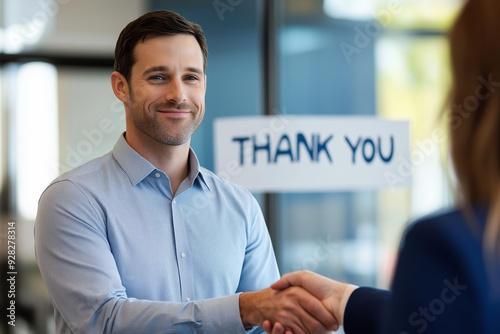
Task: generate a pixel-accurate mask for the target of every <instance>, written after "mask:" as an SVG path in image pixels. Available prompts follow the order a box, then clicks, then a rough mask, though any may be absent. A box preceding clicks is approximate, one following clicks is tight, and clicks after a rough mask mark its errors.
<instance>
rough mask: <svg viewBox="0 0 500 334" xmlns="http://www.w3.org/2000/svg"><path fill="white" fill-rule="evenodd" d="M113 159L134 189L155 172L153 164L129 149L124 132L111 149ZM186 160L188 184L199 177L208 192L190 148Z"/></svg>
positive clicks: (198, 164)
mask: <svg viewBox="0 0 500 334" xmlns="http://www.w3.org/2000/svg"><path fill="white" fill-rule="evenodd" d="M113 157H114V158H115V160H116V161H117V162H118V164H119V165H120V167H121V168H122V169H123V171H124V172H125V174H126V175H127V177H128V178H129V180H130V183H131V184H132V185H133V186H134V187H135V186H136V185H137V184H138V183H139V182H141V181H142V180H144V179H145V178H146V177H147V176H148V175H150V174H151V173H152V172H154V171H156V170H157V169H156V167H155V166H153V164H151V163H150V162H149V161H148V160H146V159H145V158H144V157H143V156H142V155H140V154H139V153H137V152H136V151H135V150H134V149H133V148H132V147H130V145H129V144H128V143H127V141H126V140H125V132H124V133H123V134H122V135H121V136H120V138H118V141H117V142H116V144H115V147H114V148H113ZM188 159H189V175H188V177H187V178H188V180H189V184H190V185H192V184H193V183H194V181H195V180H196V178H198V177H199V179H200V181H201V182H202V183H203V184H204V185H205V186H206V187H207V188H208V189H209V190H210V188H209V187H208V184H207V183H206V182H205V179H204V177H203V174H202V171H201V168H200V163H199V161H198V158H197V157H196V154H195V153H194V151H193V150H192V149H191V148H189V158H188Z"/></svg>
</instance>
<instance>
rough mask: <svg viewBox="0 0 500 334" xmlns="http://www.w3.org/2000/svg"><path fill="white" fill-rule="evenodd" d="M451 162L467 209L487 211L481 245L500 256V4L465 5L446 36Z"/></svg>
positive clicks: (485, 0)
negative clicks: (484, 209)
mask: <svg viewBox="0 0 500 334" xmlns="http://www.w3.org/2000/svg"><path fill="white" fill-rule="evenodd" d="M449 37H450V52H451V66H452V84H451V91H450V108H449V109H448V110H451V112H450V113H449V116H450V119H449V121H450V123H449V124H450V126H449V129H450V144H451V157H452V160H453V164H454V167H455V171H456V176H457V179H458V184H459V193H460V196H461V203H462V204H463V206H464V207H465V208H471V207H473V206H484V207H487V208H488V209H489V211H488V212H489V216H488V219H487V223H486V230H485V234H484V237H485V241H486V242H485V245H486V247H487V248H488V249H489V250H493V251H494V252H495V253H497V255H498V254H499V253H500V1H498V0H469V1H468V2H467V3H466V4H465V5H464V8H463V10H462V11H461V13H460V14H459V16H458V18H457V20H456V22H455V24H454V26H453V28H452V29H451V32H450V36H449Z"/></svg>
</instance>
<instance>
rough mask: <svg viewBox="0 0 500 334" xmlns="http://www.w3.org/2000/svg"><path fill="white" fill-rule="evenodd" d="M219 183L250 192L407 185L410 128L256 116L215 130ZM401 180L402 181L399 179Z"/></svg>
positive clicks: (370, 121)
mask: <svg viewBox="0 0 500 334" xmlns="http://www.w3.org/2000/svg"><path fill="white" fill-rule="evenodd" d="M214 141H215V143H214V144H215V170H216V173H217V175H219V176H220V177H222V178H224V179H227V180H229V181H231V182H234V183H236V184H239V185H241V186H243V187H245V188H247V189H249V190H251V191H257V192H258V191H263V192H280V191H293V192H294V191H298V192H312V191H332V190H356V189H370V188H371V189H373V188H378V187H388V186H401V185H408V184H409V181H410V180H409V175H408V174H407V173H402V172H401V167H402V166H403V165H404V166H406V165H407V164H408V161H409V151H410V149H409V146H410V144H409V122H408V121H394V120H384V119H379V118H376V117H365V116H353V117H350V116H256V117H231V118H219V119H216V120H215V122H214ZM403 174H404V175H403Z"/></svg>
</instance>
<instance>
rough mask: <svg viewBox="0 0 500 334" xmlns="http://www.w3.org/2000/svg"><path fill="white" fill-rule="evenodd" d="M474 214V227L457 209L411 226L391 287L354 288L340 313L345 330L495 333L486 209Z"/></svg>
mask: <svg viewBox="0 0 500 334" xmlns="http://www.w3.org/2000/svg"><path fill="white" fill-rule="evenodd" d="M475 216H476V217H477V221H478V223H479V227H478V228H477V229H475V230H474V229H472V228H471V226H472V225H471V224H468V223H467V222H466V220H465V219H464V216H463V214H462V212H461V211H457V210H455V211H450V212H446V213H441V214H435V215H433V216H430V217H427V218H423V219H421V220H419V221H417V222H416V223H414V224H412V225H411V226H410V227H409V228H408V229H407V232H406V234H405V236H404V238H403V241H402V243H401V247H400V251H399V256H398V262H397V266H396V270H395V274H394V278H393V282H392V288H391V291H386V290H379V289H374V288H368V287H361V288H358V289H357V290H355V291H354V292H353V294H352V295H351V297H350V299H349V301H348V303H347V306H346V310H345V314H344V330H345V332H346V334H358V333H359V334H361V333H362V334H369V333H377V334H413V333H425V334H445V333H453V334H456V333H464V334H465V333H467V334H468V333H471V334H472V333H474V334H493V333H495V334H498V333H500V261H498V258H497V259H496V260H492V259H491V258H488V260H485V259H486V257H485V256H484V254H485V253H484V251H483V230H484V223H485V219H486V212H484V211H479V210H478V211H476V212H475ZM486 264H488V265H489V267H490V268H491V269H488V270H487V269H486Z"/></svg>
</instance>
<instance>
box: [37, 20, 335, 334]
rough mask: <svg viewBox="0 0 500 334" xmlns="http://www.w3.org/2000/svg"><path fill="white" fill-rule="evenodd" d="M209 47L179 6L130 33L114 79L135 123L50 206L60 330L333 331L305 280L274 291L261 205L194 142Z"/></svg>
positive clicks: (57, 188)
mask: <svg viewBox="0 0 500 334" xmlns="http://www.w3.org/2000/svg"><path fill="white" fill-rule="evenodd" d="M207 54H208V52H207V47H206V43H205V38H204V36H203V33H202V30H201V28H200V27H199V26H198V25H197V24H194V23H191V22H188V21H186V20H185V19H184V18H183V17H181V16H180V15H178V14H176V13H173V12H167V11H156V12H151V13H147V14H145V15H143V16H141V17H140V18H138V19H137V20H135V21H132V22H131V23H130V24H129V25H127V27H125V28H124V30H123V31H122V32H121V34H120V36H119V38H118V41H117V45H116V49H115V70H116V71H115V72H114V73H112V75H111V84H112V88H113V91H114V93H115V95H116V96H117V97H118V98H119V99H120V100H121V101H122V102H123V103H124V105H125V112H126V132H125V133H124V134H123V136H121V137H120V138H119V140H118V142H117V144H116V145H115V147H114V149H113V151H112V152H110V153H108V154H107V155H105V156H103V157H101V158H98V159H96V160H93V161H91V162H89V163H87V164H85V165H83V166H81V167H79V168H76V169H75V170H73V171H70V172H69V173H66V174H64V175H62V176H60V177H59V178H57V179H56V180H55V181H53V182H52V183H51V185H49V187H48V188H47V189H46V190H45V192H44V193H43V195H42V197H41V199H40V202H39V211H38V215H37V219H36V223H35V242H36V254H37V261H38V264H39V267H40V271H41V273H42V276H43V278H44V280H45V283H46V285H47V288H48V291H49V294H50V296H51V299H52V301H53V304H54V308H55V321H56V329H57V332H58V333H86V334H87V333H244V332H245V329H250V328H252V327H253V326H259V325H262V323H263V321H264V320H266V319H268V320H271V321H273V322H280V323H282V324H284V325H285V326H286V327H287V328H288V329H289V330H292V331H293V332H294V333H296V334H300V333H324V332H326V331H327V329H332V328H335V326H336V322H335V319H334V318H333V316H332V315H331V314H330V313H329V312H328V311H327V310H326V308H325V307H324V306H323V305H322V304H321V302H320V301H319V300H318V299H317V298H316V297H314V296H312V295H311V294H309V293H308V292H306V291H305V290H304V289H302V288H299V287H292V288H290V289H286V290H284V291H277V290H274V289H271V288H266V287H268V286H269V285H270V284H271V283H273V282H274V281H276V280H277V279H278V278H279V273H278V269H277V265H276V260H275V257H274V253H273V251H272V245H271V242H270V238H269V235H268V232H267V229H266V226H265V223H264V220H263V217H262V213H261V211H260V209H259V207H258V204H257V202H256V200H255V199H254V198H253V197H252V196H251V194H250V193H249V192H248V191H246V190H244V189H242V188H240V187H238V186H236V185H233V184H230V183H227V182H225V181H223V180H221V179H219V178H218V177H217V176H215V175H214V174H213V173H211V172H209V171H208V170H206V169H204V168H202V167H200V166H199V163H198V160H197V158H196V156H195V154H194V152H193V151H192V150H191V149H190V146H189V144H190V138H191V135H192V134H193V133H194V131H195V130H196V129H197V128H198V126H199V125H200V123H201V121H202V119H203V115H204V113H205V105H204V103H205V101H204V100H205V92H206V84H207V79H206V76H205V69H206V58H207ZM256 290H260V291H256ZM253 331H254V332H260V331H261V329H259V328H254V329H253Z"/></svg>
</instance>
